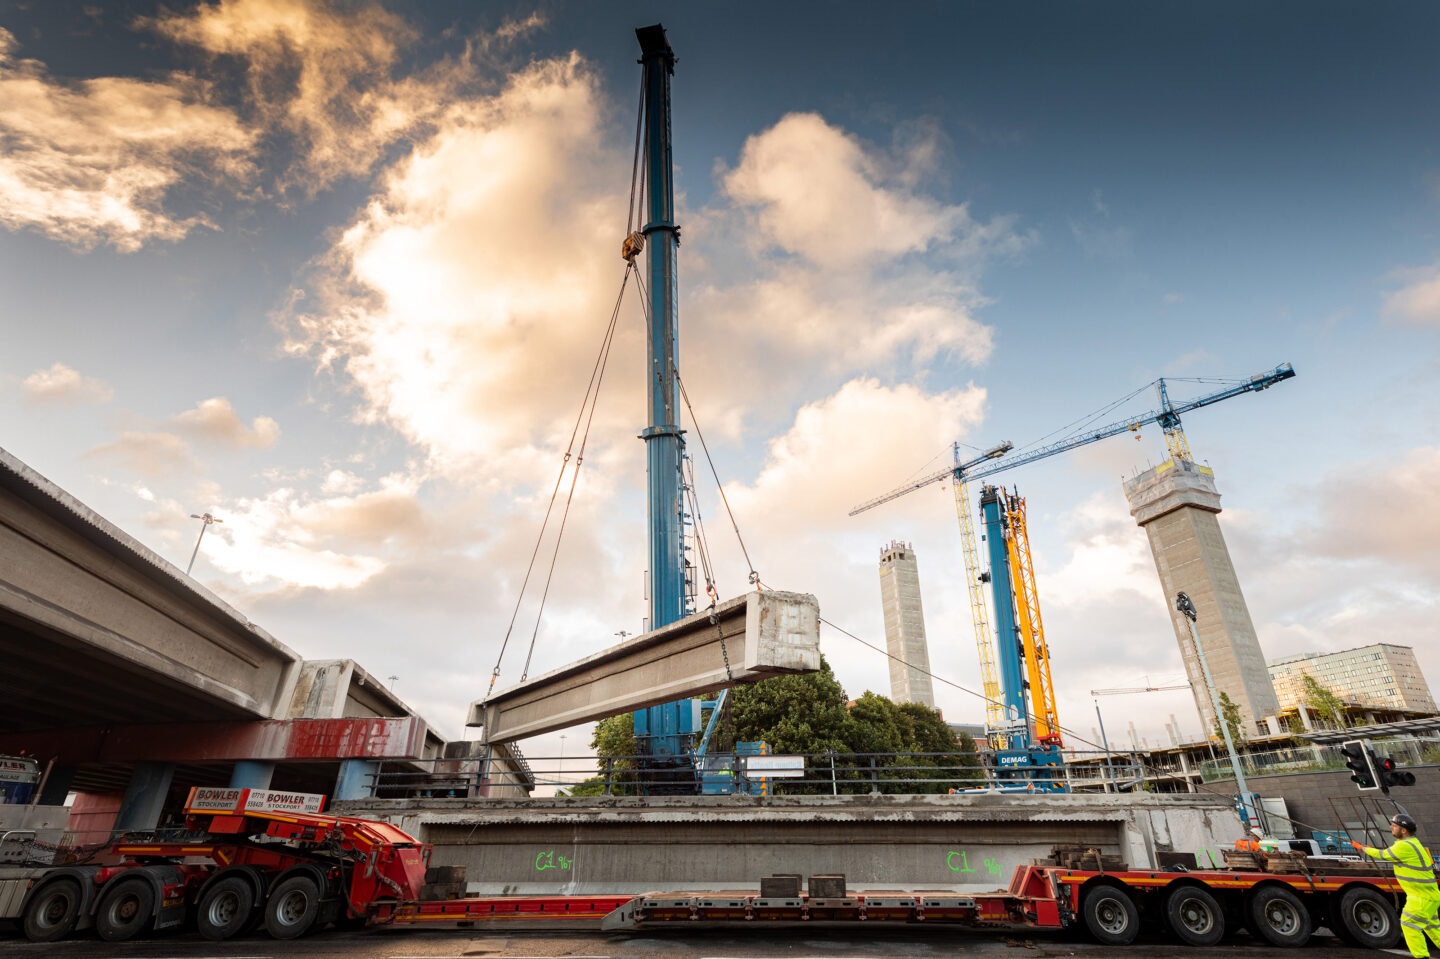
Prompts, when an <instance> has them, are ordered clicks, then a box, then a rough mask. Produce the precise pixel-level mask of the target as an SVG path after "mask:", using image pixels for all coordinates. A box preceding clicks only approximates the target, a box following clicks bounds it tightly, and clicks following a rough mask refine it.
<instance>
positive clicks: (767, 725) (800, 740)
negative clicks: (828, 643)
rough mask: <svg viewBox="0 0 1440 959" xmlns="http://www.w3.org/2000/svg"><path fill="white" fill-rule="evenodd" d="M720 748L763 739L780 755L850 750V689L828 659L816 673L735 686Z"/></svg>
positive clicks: (821, 658) (731, 691)
mask: <svg viewBox="0 0 1440 959" xmlns="http://www.w3.org/2000/svg"><path fill="white" fill-rule="evenodd" d="M729 700H730V701H729V703H728V704H727V705H726V707H725V708H726V710H727V711H728V712H729V720H728V721H727V722H726V723H725V732H724V738H723V739H722V746H721V747H712V748H723V749H734V748H735V743H736V742H737V741H738V742H756V741H760V740H763V741H764V742H766V743H768V744H769V745H770V751H771V752H776V753H824V752H830V751H832V750H834V751H837V752H845V751H847V749H848V747H847V742H846V739H845V737H844V728H845V720H846V715H845V689H844V687H842V686H841V685H840V682H839V681H838V680H837V679H836V678H835V674H834V672H832V671H831V669H830V664H829V663H828V662H826V660H825V657H823V656H822V657H820V669H819V671H818V672H814V673H803V674H797V675H791V676H775V677H772V678H770V679H766V680H762V681H761V682H758V683H755V684H753V685H750V686H739V687H736V688H734V689H731V690H730V697H729Z"/></svg>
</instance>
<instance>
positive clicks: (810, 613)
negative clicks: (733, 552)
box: [468, 590, 820, 743]
mask: <svg viewBox="0 0 1440 959" xmlns="http://www.w3.org/2000/svg"><path fill="white" fill-rule="evenodd" d="M727 657H728V659H729V668H728V669H727V667H726V658H727ZM819 668H820V604H819V603H817V602H816V601H815V597H814V596H811V595H810V594H808V593H785V592H778V591H770V590H767V591H764V592H761V591H756V592H750V593H746V594H744V595H743V596H739V597H736V598H735V599H732V600H728V601H726V602H724V603H721V604H720V605H719V606H717V607H716V608H715V611H714V615H713V619H712V615H711V613H710V611H708V610H706V611H705V612H700V613H695V614H694V615H692V616H687V617H686V618H684V619H682V620H680V621H678V622H675V623H671V624H670V625H668V626H663V627H661V628H660V629H657V630H654V631H653V632H649V633H646V634H644V635H643V636H637V637H635V638H634V639H632V640H629V641H628V642H624V643H621V644H620V645H619V646H612V647H611V648H609V649H607V650H605V651H604V652H600V653H596V654H595V655H594V656H591V657H589V658H588V659H582V660H580V661H579V662H577V663H572V664H571V665H569V666H564V667H562V668H560V669H557V670H555V671H553V672H550V673H546V674H545V675H544V676H537V677H536V678H534V679H532V680H529V681H528V682H524V683H521V684H520V685H518V686H512V687H511V688H509V689H507V690H504V691H502V692H499V693H496V694H495V695H494V696H491V697H489V698H488V699H478V700H476V701H475V702H473V703H471V704H470V719H469V722H468V725H470V726H483V727H484V729H485V732H484V738H485V739H486V741H488V742H491V743H500V742H513V741H514V740H517V739H526V738H528V737H530V736H538V735H540V734H541V733H547V732H552V731H554V730H557V729H568V728H569V727H571V726H575V725H578V724H580V723H585V722H590V721H592V720H596V719H604V718H606V717H607V716H615V715H618V714H619V713H626V712H630V711H632V710H635V709H641V708H643V707H645V706H653V705H655V704H656V703H666V702H670V701H672V700H676V699H682V698H684V697H686V696H698V695H700V694H702V693H708V692H712V691H714V690H717V689H724V688H726V687H728V686H736V685H740V684H742V683H754V682H758V681H760V680H762V679H766V678H767V677H770V676H774V675H777V674H780V673H811V672H815V671H816V670H818V669H819Z"/></svg>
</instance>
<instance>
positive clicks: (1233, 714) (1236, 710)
mask: <svg viewBox="0 0 1440 959" xmlns="http://www.w3.org/2000/svg"><path fill="white" fill-rule="evenodd" d="M1221 717H1223V718H1224V721H1225V725H1226V726H1229V727H1230V738H1231V739H1232V740H1233V741H1234V743H1235V746H1236V747H1237V748H1238V747H1239V746H1240V745H1241V744H1243V743H1244V742H1245V741H1246V740H1245V724H1244V723H1243V722H1241V721H1240V704H1239V703H1237V702H1235V701H1234V700H1232V699H1231V698H1230V694H1229V693H1227V692H1225V691H1224V690H1221V692H1220V717H1217V718H1216V720H1215V727H1214V733H1215V738H1216V739H1224V738H1225V734H1224V732H1222V731H1221V729H1220V718H1221Z"/></svg>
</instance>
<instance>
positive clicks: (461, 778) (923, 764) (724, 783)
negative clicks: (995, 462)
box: [371, 752, 1141, 799]
mask: <svg viewBox="0 0 1440 959" xmlns="http://www.w3.org/2000/svg"><path fill="white" fill-rule="evenodd" d="M776 758H777V757H776V756H775V755H773V754H772V755H768V756H763V757H750V756H743V755H741V756H732V755H730V754H717V755H712V756H708V757H703V758H702V759H700V760H699V761H696V762H693V763H692V762H685V761H681V762H678V763H672V764H669V765H661V764H657V763H656V762H655V761H654V760H652V759H651V758H649V757H645V756H602V757H595V756H571V757H535V756H530V757H527V760H526V761H527V766H526V768H525V770H524V776H523V777H521V776H519V775H518V774H517V771H516V770H513V769H510V768H508V767H507V761H506V760H504V759H501V758H498V757H497V758H491V759H483V758H481V759H468V760H453V759H451V760H436V761H430V762H387V763H384V764H382V765H381V766H380V767H379V768H378V769H377V770H376V772H375V773H373V774H372V777H371V782H372V785H373V788H374V793H375V795H376V796H377V797H378V798H387V799H401V798H462V799H474V798H486V797H489V798H494V797H498V796H505V795H511V796H521V795H529V794H532V793H535V792H538V793H540V794H541V795H544V794H545V793H547V792H550V791H552V790H553V792H554V794H555V795H556V796H559V797H562V798H563V797H586V796H625V795H642V794H650V795H656V794H665V793H671V794H677V795H694V794H695V793H697V792H701V791H704V792H706V793H711V794H740V795H752V796H775V795H837V796H838V795H867V794H869V795H876V794H885V795H906V794H935V793H950V792H981V791H1003V792H1037V791H1039V792H1045V791H1059V790H1092V791H1107V790H1115V789H1134V788H1137V787H1138V785H1139V783H1140V781H1141V768H1140V766H1139V765H1138V764H1137V763H1135V762H1133V761H1132V760H1131V759H1130V758H1129V757H1127V756H1124V755H1119V754H1110V756H1109V760H1110V763H1109V764H1108V765H1107V764H1106V762H1105V760H1106V758H1107V755H1106V754H1105V753H1074V754H1072V753H1068V752H1067V753H1066V758H1067V760H1071V761H1072V762H1075V761H1079V762H1080V764H1079V765H1072V764H1066V765H1019V766H1009V765H1007V766H1005V767H1003V768H1001V767H998V766H996V765H994V764H993V763H992V762H991V759H992V757H991V755H990V754H987V753H983V752H972V753H960V752H955V753H839V752H826V753H807V754H803V755H800V754H787V756H786V757H785V758H789V759H791V760H794V766H795V768H793V769H788V770H774V769H760V768H758V767H759V766H760V765H761V764H760V763H759V762H753V761H754V760H767V761H769V762H767V763H766V764H765V765H771V764H773V761H774V760H775V759H776ZM717 759H720V760H724V761H723V762H718V763H717V762H715V760H717Z"/></svg>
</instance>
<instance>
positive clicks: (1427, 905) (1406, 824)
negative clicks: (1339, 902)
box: [1350, 812, 1440, 959]
mask: <svg viewBox="0 0 1440 959" xmlns="http://www.w3.org/2000/svg"><path fill="white" fill-rule="evenodd" d="M1418 831H1419V827H1418V826H1416V825H1415V820H1413V819H1411V818H1410V817H1409V816H1407V815H1406V814H1405V813H1403V812H1397V813H1396V814H1395V815H1394V816H1391V817H1390V835H1392V836H1394V837H1395V841H1394V842H1393V843H1391V844H1390V848H1389V849H1375V848H1374V847H1372V846H1362V845H1361V844H1360V843H1358V842H1352V843H1351V844H1350V845H1352V846H1354V847H1355V848H1356V849H1357V850H1359V851H1360V853H1361V854H1362V855H1366V856H1369V857H1370V858H1371V859H1379V860H1381V861H1383V862H1388V863H1394V865H1395V879H1396V880H1397V881H1398V882H1399V883H1400V888H1401V889H1403V890H1404V891H1405V911H1404V912H1402V913H1400V925H1401V926H1402V927H1403V931H1404V933H1405V945H1407V946H1409V947H1410V955H1412V956H1415V957H1417V959H1418V957H1422V956H1428V955H1430V942H1426V938H1427V937H1428V938H1429V939H1430V941H1431V942H1434V943H1435V944H1436V945H1437V946H1440V922H1437V921H1436V918H1435V914H1436V912H1437V911H1440V890H1437V888H1436V885H1435V859H1434V857H1433V856H1431V855H1430V850H1428V849H1426V848H1425V846H1424V844H1422V843H1421V842H1420V840H1418V839H1416V838H1415V833H1416V832H1418Z"/></svg>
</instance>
